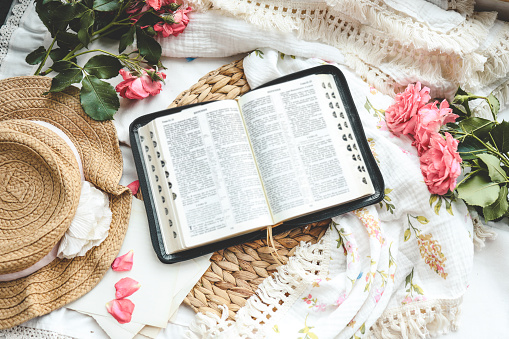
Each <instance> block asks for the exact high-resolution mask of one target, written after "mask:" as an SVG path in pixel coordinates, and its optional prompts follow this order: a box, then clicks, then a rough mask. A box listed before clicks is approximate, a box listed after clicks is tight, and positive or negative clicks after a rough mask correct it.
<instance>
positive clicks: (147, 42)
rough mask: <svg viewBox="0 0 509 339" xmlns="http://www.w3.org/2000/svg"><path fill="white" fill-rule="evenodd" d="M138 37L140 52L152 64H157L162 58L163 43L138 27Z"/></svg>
mask: <svg viewBox="0 0 509 339" xmlns="http://www.w3.org/2000/svg"><path fill="white" fill-rule="evenodd" d="M136 39H137V42H138V49H139V50H140V54H141V55H143V56H144V57H145V59H146V60H147V61H148V62H150V63H151V64H154V65H155V64H157V62H158V61H159V59H160V58H161V52H162V51H161V45H159V43H158V42H157V41H155V40H154V38H152V37H150V36H148V35H147V34H146V33H145V32H143V30H141V29H139V28H137V29H136Z"/></svg>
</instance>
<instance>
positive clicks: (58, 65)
mask: <svg viewBox="0 0 509 339" xmlns="http://www.w3.org/2000/svg"><path fill="white" fill-rule="evenodd" d="M51 68H52V69H53V70H54V71H57V72H63V71H65V70H68V69H69V68H76V66H75V65H74V64H73V63H72V62H70V61H66V60H60V61H57V62H55V63H54V64H53V65H52V66H51ZM78 82H79V81H78Z"/></svg>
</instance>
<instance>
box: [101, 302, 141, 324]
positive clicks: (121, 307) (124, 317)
mask: <svg viewBox="0 0 509 339" xmlns="http://www.w3.org/2000/svg"><path fill="white" fill-rule="evenodd" d="M106 309H107V310H108V313H110V314H111V315H112V316H113V318H115V319H117V321H118V322H119V323H121V324H125V323H128V322H130V321H131V316H132V314H133V311H134V304H133V302H132V301H131V300H129V299H120V300H117V299H114V300H112V301H109V302H107V303H106Z"/></svg>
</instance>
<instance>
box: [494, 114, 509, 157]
mask: <svg viewBox="0 0 509 339" xmlns="http://www.w3.org/2000/svg"><path fill="white" fill-rule="evenodd" d="M491 136H492V138H493V140H494V141H495V145H496V146H497V149H498V151H499V152H501V153H508V152H509V122H507V121H502V122H501V123H500V124H498V125H497V126H495V127H494V128H493V129H492V130H491Z"/></svg>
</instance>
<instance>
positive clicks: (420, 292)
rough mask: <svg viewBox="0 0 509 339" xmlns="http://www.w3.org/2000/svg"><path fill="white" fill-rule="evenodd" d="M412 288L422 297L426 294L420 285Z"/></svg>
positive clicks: (414, 285)
mask: <svg viewBox="0 0 509 339" xmlns="http://www.w3.org/2000/svg"><path fill="white" fill-rule="evenodd" d="M412 287H413V288H414V291H415V292H417V293H419V294H420V295H423V294H424V291H423V290H422V288H421V287H420V286H419V285H416V284H413V285H412Z"/></svg>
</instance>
